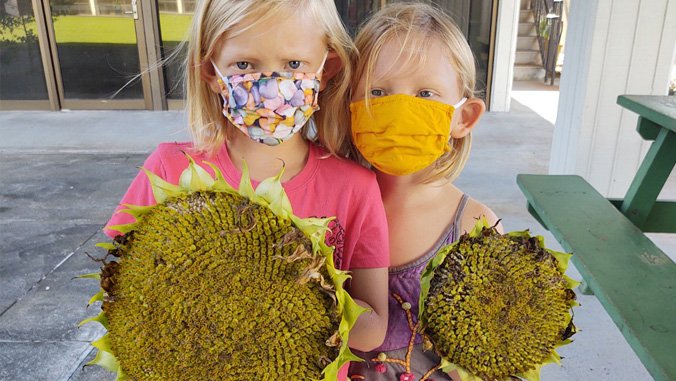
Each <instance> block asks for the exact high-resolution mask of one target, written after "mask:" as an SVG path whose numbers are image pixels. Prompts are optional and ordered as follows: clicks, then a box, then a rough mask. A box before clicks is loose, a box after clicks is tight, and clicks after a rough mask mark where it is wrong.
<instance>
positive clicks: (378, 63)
mask: <svg viewBox="0 0 676 381" xmlns="http://www.w3.org/2000/svg"><path fill="white" fill-rule="evenodd" d="M374 58H375V65H374V67H373V79H374V80H379V79H385V78H393V77H401V76H410V75H414V74H420V73H421V72H423V73H424V72H428V74H437V73H439V72H449V73H448V74H451V73H450V72H455V70H454V69H453V67H452V65H451V60H450V57H449V54H448V53H447V47H446V46H445V45H444V44H443V43H441V42H440V41H438V40H436V39H423V38H422V37H413V38H411V39H409V40H408V41H403V40H402V39H399V38H392V39H389V40H388V41H386V42H385V43H384V44H383V45H382V48H381V49H380V52H379V53H378V54H377V56H376V57H374ZM440 74H443V73H440Z"/></svg>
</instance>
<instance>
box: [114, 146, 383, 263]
mask: <svg viewBox="0 0 676 381" xmlns="http://www.w3.org/2000/svg"><path fill="white" fill-rule="evenodd" d="M191 146H192V143H189V142H185V143H163V144H160V145H159V146H158V148H157V150H156V151H155V152H153V153H152V154H151V155H150V156H149V157H148V159H147V160H146V162H145V164H143V168H145V169H146V170H149V171H151V172H153V173H155V174H156V175H158V176H160V177H161V178H163V179H164V180H166V181H168V182H169V183H172V184H178V181H179V178H180V176H181V173H182V172H183V170H184V169H186V168H187V167H188V159H187V158H186V157H185V155H184V152H186V153H188V154H189V155H190V156H191V157H192V158H193V159H194V160H195V162H196V163H197V164H198V165H200V166H201V167H203V168H204V169H206V170H207V171H208V172H209V173H210V174H211V175H212V176H213V174H214V172H213V170H212V168H211V167H210V166H209V165H207V164H204V163H203V161H208V162H210V163H212V164H214V165H216V166H217V167H218V168H219V169H220V170H221V172H222V173H223V177H224V178H225V180H226V181H227V182H228V183H229V184H230V185H231V186H233V187H234V188H235V189H237V188H238V187H239V182H240V179H241V176H242V173H241V172H239V171H238V170H237V169H236V168H235V166H234V165H233V163H232V161H231V160H230V156H229V155H228V152H227V148H226V147H225V145H224V146H223V147H222V148H221V150H220V151H219V152H218V154H216V156H215V157H206V155H201V154H197V153H195V152H194V151H193V150H192V149H191ZM326 154H327V152H326V151H325V150H324V149H323V148H321V147H319V146H316V145H314V144H310V154H309V156H308V161H307V164H306V165H305V168H303V170H302V171H301V172H300V173H299V174H298V175H296V176H295V177H294V178H292V179H291V180H289V181H287V182H285V183H283V184H282V186H283V187H284V189H285V191H286V193H287V195H288V197H289V200H290V201H291V207H292V208H293V213H294V214H295V215H296V216H299V217H301V218H307V217H319V218H324V217H336V218H335V219H334V220H333V221H331V222H330V224H329V228H330V229H331V232H330V233H327V236H326V243H327V244H328V245H329V246H335V251H334V260H335V265H336V268H339V269H341V270H349V269H351V268H377V267H388V266H389V263H390V260H389V248H388V238H387V220H386V219H385V209H384V208H383V202H382V200H381V197H380V189H379V188H378V184H377V182H376V179H375V175H374V174H373V172H371V171H369V170H367V169H365V168H363V167H361V166H359V165H358V164H356V163H354V162H351V161H348V160H343V161H341V160H339V159H337V158H335V157H333V156H330V157H326V158H324V157H325V156H326ZM252 183H253V186H254V189H255V188H256V187H257V186H258V184H259V182H258V181H252ZM122 204H129V205H142V206H146V205H154V204H155V197H154V196H153V191H152V188H151V186H150V181H149V180H148V177H147V176H146V175H145V173H143V172H142V171H141V172H139V174H138V175H137V176H136V178H135V179H134V181H132V183H131V185H130V186H129V189H128V190H127V193H126V194H125V195H124V197H123V198H122V201H121V202H120V204H119V205H118V207H117V209H116V211H115V213H114V214H113V217H112V218H111V219H110V221H108V224H107V225H106V226H107V227H108V226H113V225H122V224H128V223H132V222H134V217H132V216H131V215H129V214H127V213H117V211H118V210H120V209H126V207H125V206H124V205H122ZM106 234H108V235H109V236H110V237H114V236H116V235H118V234H120V233H119V232H117V231H115V230H109V229H107V230H106Z"/></svg>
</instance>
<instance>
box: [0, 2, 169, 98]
mask: <svg viewBox="0 0 676 381" xmlns="http://www.w3.org/2000/svg"><path fill="white" fill-rule="evenodd" d="M129 1H131V0H129ZM32 5H33V12H34V13H35V19H36V24H37V26H36V29H37V33H38V41H39V45H40V52H41V54H42V62H43V68H44V74H45V81H46V82H47V93H48V96H49V101H48V102H49V108H50V109H51V110H53V111H58V110H61V109H74V110H166V109H167V106H166V100H164V96H163V90H164V74H163V72H162V70H161V69H162V67H161V65H158V64H155V63H157V62H159V59H158V57H161V50H160V46H159V35H158V33H157V32H156V31H154V30H153V28H155V27H159V23H158V21H159V20H158V18H157V5H156V1H141V0H138V5H137V10H138V11H137V12H138V19H135V20H134V29H135V34H136V46H137V51H138V57H139V68H140V79H141V87H142V94H143V98H142V99H119V100H118V99H111V100H101V99H98V100H97V99H66V98H65V96H64V95H65V94H64V89H63V78H62V76H61V67H60V62H59V52H58V48H57V44H56V37H55V36H56V35H55V32H54V25H53V22H52V12H51V7H50V2H49V0H32ZM129 17H130V18H133V16H131V15H130V16H129ZM19 102H21V103H23V104H24V106H25V108H28V107H30V105H29V104H27V103H28V102H26V101H19ZM41 102H43V103H45V102H46V101H41ZM3 103H4V102H3ZM30 103H34V102H30ZM34 105H35V106H37V104H34ZM45 105H46V103H45ZM8 106H10V107H11V106H13V105H8ZM17 106H18V105H17ZM43 107H44V106H43ZM43 107H40V108H43ZM22 108H24V107H22Z"/></svg>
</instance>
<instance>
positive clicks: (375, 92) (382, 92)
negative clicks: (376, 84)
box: [371, 89, 385, 97]
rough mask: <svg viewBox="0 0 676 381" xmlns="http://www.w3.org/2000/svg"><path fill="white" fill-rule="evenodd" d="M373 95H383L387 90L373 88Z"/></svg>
mask: <svg viewBox="0 0 676 381" xmlns="http://www.w3.org/2000/svg"><path fill="white" fill-rule="evenodd" d="M371 95H373V96H374V97H382V96H383V95H385V92H384V91H382V90H380V89H373V90H371Z"/></svg>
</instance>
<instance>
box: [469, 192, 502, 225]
mask: <svg viewBox="0 0 676 381" xmlns="http://www.w3.org/2000/svg"><path fill="white" fill-rule="evenodd" d="M482 217H483V218H486V221H487V222H488V224H489V225H491V226H493V225H496V224H497V226H496V228H497V230H498V232H500V233H502V225H501V224H500V223H499V221H500V220H499V219H498V216H497V215H496V214H495V212H493V210H492V209H491V208H489V207H488V206H486V205H484V204H482V203H481V202H479V201H477V200H475V199H473V198H469V199H468V200H467V205H466V206H465V210H464V212H463V214H462V216H461V219H460V231H462V232H465V231H470V230H472V229H473V228H474V225H476V222H477V219H478V218H482Z"/></svg>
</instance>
